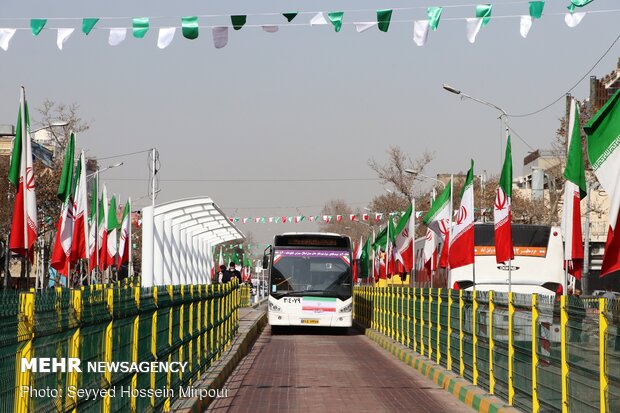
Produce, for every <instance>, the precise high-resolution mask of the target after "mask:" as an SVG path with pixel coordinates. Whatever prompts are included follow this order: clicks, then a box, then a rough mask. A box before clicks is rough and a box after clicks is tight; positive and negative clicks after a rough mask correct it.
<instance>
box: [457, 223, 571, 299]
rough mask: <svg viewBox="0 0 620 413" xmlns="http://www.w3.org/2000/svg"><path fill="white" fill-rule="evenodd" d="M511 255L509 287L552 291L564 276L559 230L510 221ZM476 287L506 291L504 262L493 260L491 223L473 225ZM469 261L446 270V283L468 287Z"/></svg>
mask: <svg viewBox="0 0 620 413" xmlns="http://www.w3.org/2000/svg"><path fill="white" fill-rule="evenodd" d="M512 242H513V246H514V252H515V259H514V260H512V262H511V264H510V269H511V277H510V278H511V284H512V291H513V292H515V293H527V294H532V293H538V294H546V295H553V294H555V293H556V292H557V291H558V288H559V287H560V286H561V285H562V278H563V277H564V267H563V265H564V263H563V259H564V258H563V253H564V252H563V246H562V234H561V233H560V228H559V227H552V226H549V225H526V224H513V225H512ZM474 244H475V247H474V251H475V252H474V254H475V264H476V268H475V269H476V280H475V282H476V290H481V291H489V290H493V291H498V292H507V291H508V268H509V267H508V263H505V264H497V262H496V261H495V229H494V226H493V224H492V223H490V224H485V223H476V224H475V225H474ZM473 284H474V280H473V274H472V265H467V266H464V267H460V268H456V269H454V270H451V271H450V272H449V276H448V286H449V287H452V288H454V289H464V290H471V289H472V288H473Z"/></svg>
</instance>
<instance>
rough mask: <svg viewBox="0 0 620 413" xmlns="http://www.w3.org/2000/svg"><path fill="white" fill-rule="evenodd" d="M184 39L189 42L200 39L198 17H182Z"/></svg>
mask: <svg viewBox="0 0 620 413" xmlns="http://www.w3.org/2000/svg"><path fill="white" fill-rule="evenodd" d="M181 27H182V30H183V37H185V38H186V39H189V40H194V39H197V38H198V16H185V17H181Z"/></svg>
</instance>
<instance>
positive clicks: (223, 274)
mask: <svg viewBox="0 0 620 413" xmlns="http://www.w3.org/2000/svg"><path fill="white" fill-rule="evenodd" d="M228 281H230V273H229V272H228V270H227V269H226V266H225V265H224V264H222V265H220V271H219V272H218V274H217V282H218V283H220V284H224V283H227V282H228Z"/></svg>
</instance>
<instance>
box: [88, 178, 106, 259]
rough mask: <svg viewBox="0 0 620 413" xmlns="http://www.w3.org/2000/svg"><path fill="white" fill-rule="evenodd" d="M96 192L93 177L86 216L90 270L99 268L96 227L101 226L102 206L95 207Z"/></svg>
mask: <svg viewBox="0 0 620 413" xmlns="http://www.w3.org/2000/svg"><path fill="white" fill-rule="evenodd" d="M97 192H98V191H97V179H96V178H95V179H94V180H93V197H92V200H91V204H90V216H89V217H88V226H89V231H88V260H89V264H90V265H89V267H90V268H89V269H90V271H92V270H94V269H95V268H101V266H97V256H98V252H97V251H98V250H99V248H98V246H99V245H100V244H99V240H98V236H97V232H98V230H97V228H99V229H100V228H101V223H102V221H103V208H97V202H98V198H99V196H98V194H97ZM100 205H101V204H100Z"/></svg>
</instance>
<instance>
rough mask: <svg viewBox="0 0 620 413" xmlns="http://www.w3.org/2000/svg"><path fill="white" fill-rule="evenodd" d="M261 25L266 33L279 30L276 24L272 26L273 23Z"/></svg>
mask: <svg viewBox="0 0 620 413" xmlns="http://www.w3.org/2000/svg"><path fill="white" fill-rule="evenodd" d="M262 27H263V31H264V32H267V33H275V32H277V31H278V30H279V28H278V26H273V25H269V26H262Z"/></svg>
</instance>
